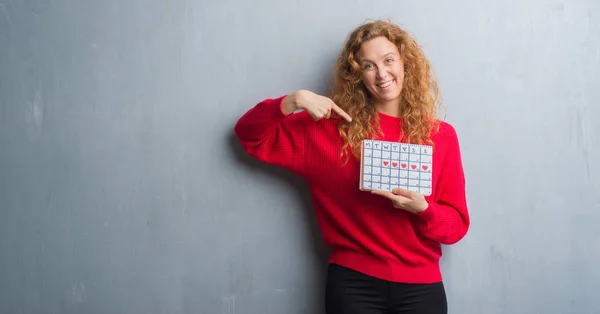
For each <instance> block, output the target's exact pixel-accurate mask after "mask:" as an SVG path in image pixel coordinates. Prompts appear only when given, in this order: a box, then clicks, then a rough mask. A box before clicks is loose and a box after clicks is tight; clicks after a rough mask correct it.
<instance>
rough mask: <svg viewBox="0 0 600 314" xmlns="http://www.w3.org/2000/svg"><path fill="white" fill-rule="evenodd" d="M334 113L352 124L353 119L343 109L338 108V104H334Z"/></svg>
mask: <svg viewBox="0 0 600 314" xmlns="http://www.w3.org/2000/svg"><path fill="white" fill-rule="evenodd" d="M333 111H335V112H336V113H337V114H339V115H340V116H341V117H342V118H344V119H345V120H346V121H348V122H352V117H350V115H349V114H347V113H346V112H345V111H344V110H342V108H340V107H338V106H337V105H336V104H333Z"/></svg>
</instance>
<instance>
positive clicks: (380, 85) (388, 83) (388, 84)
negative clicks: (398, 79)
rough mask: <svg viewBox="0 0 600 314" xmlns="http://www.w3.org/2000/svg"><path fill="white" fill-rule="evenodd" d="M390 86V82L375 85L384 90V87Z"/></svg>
mask: <svg viewBox="0 0 600 314" xmlns="http://www.w3.org/2000/svg"><path fill="white" fill-rule="evenodd" d="M391 84H392V81H389V82H387V83H383V84H377V86H379V87H381V88H386V87H388V86H390V85H391Z"/></svg>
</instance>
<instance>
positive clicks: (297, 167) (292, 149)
mask: <svg viewBox="0 0 600 314" xmlns="http://www.w3.org/2000/svg"><path fill="white" fill-rule="evenodd" d="M284 98H285V96H282V97H279V98H269V99H265V100H263V101H261V102H259V103H258V104H256V105H255V106H254V107H253V108H251V109H250V110H248V111H247V112H246V113H245V114H244V115H243V116H242V117H241V118H240V119H239V120H238V121H237V123H236V125H235V127H234V131H235V134H236V136H237V138H238V140H239V142H240V144H241V145H242V148H243V149H244V151H245V152H246V153H247V154H249V155H250V156H252V157H254V158H256V159H258V160H260V161H263V162H265V163H268V164H272V165H276V166H280V167H283V168H285V169H287V170H290V171H292V172H295V173H297V174H300V175H302V174H303V172H304V135H305V132H304V124H305V123H304V121H303V119H302V118H301V117H300V115H301V114H290V115H285V114H284V113H283V111H282V110H281V102H282V101H283V99H284Z"/></svg>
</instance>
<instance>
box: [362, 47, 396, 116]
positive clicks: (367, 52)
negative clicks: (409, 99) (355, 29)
mask: <svg viewBox="0 0 600 314" xmlns="http://www.w3.org/2000/svg"><path fill="white" fill-rule="evenodd" d="M358 62H359V64H360V66H361V69H362V80H363V82H364V84H365V86H366V88H367V89H368V90H369V92H370V93H371V96H372V98H373V100H374V101H375V102H376V104H377V105H380V106H388V105H390V106H392V105H393V106H396V107H397V106H398V104H399V103H400V97H401V96H400V94H401V92H402V85H403V83H404V62H403V61H402V60H401V59H400V52H399V51H398V47H396V45H395V44H394V43H392V42H391V41H389V40H388V39H387V38H385V37H376V38H373V39H371V40H369V41H367V42H365V43H363V45H362V47H361V49H360V51H359V53H358Z"/></svg>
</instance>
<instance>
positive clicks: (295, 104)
mask: <svg viewBox="0 0 600 314" xmlns="http://www.w3.org/2000/svg"><path fill="white" fill-rule="evenodd" d="M298 109H301V110H304V111H306V112H307V113H308V114H309V115H310V116H311V117H312V118H313V120H315V121H317V120H321V119H323V118H325V119H329V118H330V117H331V113H332V111H333V112H335V113H336V114H338V115H339V116H340V117H342V118H344V119H345V120H346V121H348V122H352V118H351V117H350V115H348V114H347V113H346V112H344V110H342V109H341V108H340V107H338V106H337V105H336V104H335V103H334V102H333V100H331V99H330V98H328V97H325V96H321V95H317V94H315V93H313V92H311V91H308V90H299V91H296V92H294V93H292V94H289V95H287V96H286V97H285V98H284V99H283V102H282V103H281V110H282V111H283V113H284V114H286V115H289V114H291V113H293V112H294V111H296V110H298Z"/></svg>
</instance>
